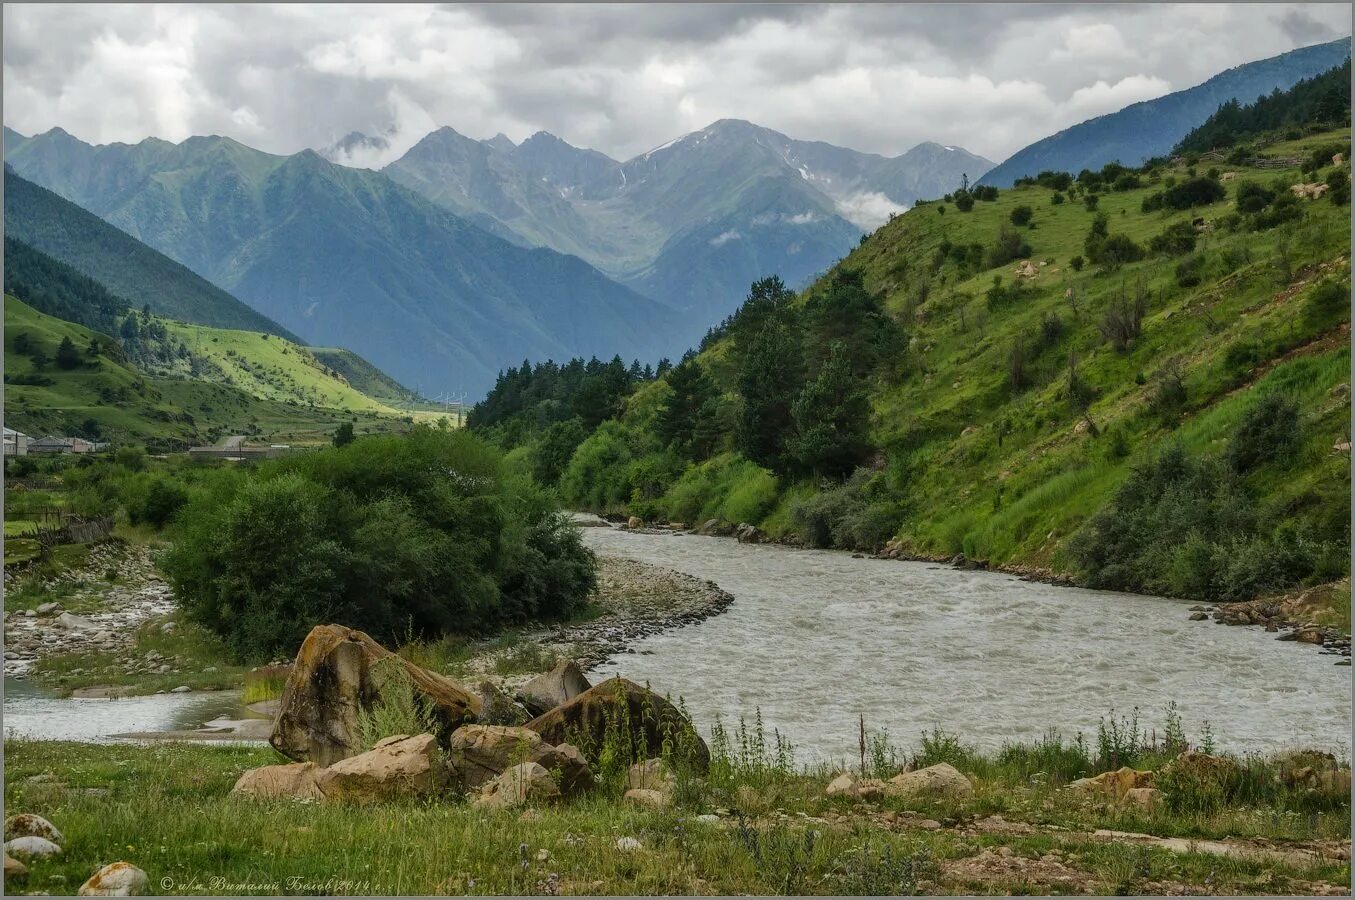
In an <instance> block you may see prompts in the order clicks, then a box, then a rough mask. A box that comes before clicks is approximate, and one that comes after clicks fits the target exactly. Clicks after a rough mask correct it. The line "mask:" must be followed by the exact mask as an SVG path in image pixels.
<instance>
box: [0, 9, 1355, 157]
mask: <svg viewBox="0 0 1355 900" xmlns="http://www.w3.org/2000/svg"><path fill="white" fill-rule="evenodd" d="M1350 27H1351V14H1350V7H1349V6H1341V5H1324V4H1194V5H1192V4H1179V5H1156V6H1141V5H1132V4H1131V5H1076V4H1070V5H1056V4H1029V5H1017V4H993V5H974V6H963V5H950V4H932V5H910V4H898V5H829V6H820V5H779V6H773V5H766V6H764V5H751V6H743V5H735V4H694V5H683V4H671V5H663V4H657V5H656V4H649V5H640V4H596V5H564V4H561V5H549V4H539V5H538V4H485V5H446V6H438V7H434V6H386V5H382V6H343V7H324V6H311V5H279V6H270V5H220V6H213V5H189V4H185V5H166V6H156V7H148V6H141V5H135V6H134V5H88V6H71V5H56V4H52V5H44V4H31V5H28V4H6V5H5V6H4V101H5V121H6V124H8V125H10V126H11V127H13V128H16V129H17V130H19V131H21V132H24V133H35V132H40V131H45V130H47V129H48V128H51V127H53V126H55V125H60V126H61V127H63V128H65V129H67V130H68V131H70V132H72V133H73V134H75V135H77V136H79V137H81V138H83V139H85V140H89V141H94V142H99V143H103V142H108V141H136V140H140V139H141V138H143V137H146V136H148V135H155V136H158V137H163V138H166V139H169V140H182V139H183V138H185V137H187V136H189V135H191V134H203V133H216V134H226V135H229V136H232V137H234V138H236V139H238V140H240V141H242V142H244V143H247V144H250V145H252V146H255V147H259V148H260V149H263V150H268V151H271V152H277V153H292V152H296V151H297V150H300V149H302V148H304V147H323V146H327V145H329V144H331V143H333V142H334V141H336V140H338V139H339V138H341V137H342V136H344V135H345V134H347V133H349V132H351V131H361V132H365V133H368V134H381V135H384V136H385V137H386V138H387V139H388V140H389V148H388V149H387V150H386V151H385V152H384V153H377V152H364V153H362V154H355V156H354V161H355V162H361V163H365V164H368V165H380V164H381V163H383V162H384V161H386V160H387V159H389V158H393V156H395V155H398V154H399V153H401V152H403V151H404V150H405V149H407V148H408V147H409V146H410V145H411V144H412V143H413V142H414V141H416V140H418V139H419V138H420V137H422V136H423V134H425V133H427V132H428V131H429V130H431V129H432V128H434V127H437V126H441V125H450V126H451V127H453V128H455V129H456V130H457V131H460V132H462V133H463V134H467V135H470V136H472V137H490V136H492V135H494V134H496V133H498V132H503V133H505V134H507V135H508V136H509V137H511V138H513V139H514V140H521V139H522V138H525V137H526V136H528V135H529V134H531V133H533V132H535V131H538V130H546V131H550V132H552V133H554V134H557V135H559V136H561V137H563V138H564V139H565V140H568V141H570V142H571V143H574V144H576V145H580V146H588V147H594V148H596V149H599V150H602V151H603V152H605V153H608V154H610V155H612V156H615V157H618V158H626V157H629V156H632V155H634V154H636V153H640V152H643V151H645V150H647V149H649V148H651V147H654V146H656V145H658V144H661V143H663V142H665V141H667V140H669V139H671V138H673V137H675V136H677V135H679V134H682V133H684V132H687V131H692V130H695V129H698V128H701V127H704V126H705V125H707V124H709V123H710V122H711V121H714V120H715V119H719V118H726V117H728V118H741V119H749V120H751V121H754V122H757V123H759V124H762V125H766V126H769V127H772V128H776V129H778V130H780V131H784V132H786V133H787V134H790V135H791V136H793V137H798V138H807V139H817V140H824V141H828V142H831V143H835V144H841V145H845V146H850V147H854V148H856V149H859V150H866V151H872V152H877V153H885V154H890V155H893V154H898V153H901V152H903V151H905V150H907V149H908V148H909V147H911V146H913V145H914V144H917V143H918V142H920V141H924V140H935V141H939V142H942V143H946V144H952V145H960V146H963V147H965V148H967V149H969V150H971V151H973V152H976V153H980V154H983V155H985V156H988V157H990V158H992V159H995V160H1000V159H1002V158H1004V157H1005V156H1007V155H1008V154H1010V153H1011V152H1013V151H1015V150H1017V149H1019V148H1020V147H1022V146H1024V145H1025V144H1027V143H1029V142H1030V141H1032V140H1035V139H1038V138H1040V137H1042V136H1044V135H1047V134H1050V133H1052V132H1054V131H1057V130H1059V129H1061V128H1065V127H1067V126H1069V125H1072V124H1074V123H1076V122H1078V121H1081V120H1083V119H1085V118H1088V117H1091V116H1095V115H1100V114H1102V113H1106V112H1111V111H1113V110H1115V109H1118V108H1120V107H1121V106H1124V105H1126V104H1128V103H1133V102H1136V101H1139V100H1144V99H1149V98H1151V97H1154V96H1159V95H1161V94H1164V93H1167V92H1170V91H1172V90H1179V89H1181V88H1185V87H1189V86H1190V85H1193V84H1197V83H1199V82H1201V81H1203V80H1205V79H1206V78H1208V77H1210V76H1211V75H1213V74H1215V73H1216V72H1218V71H1220V70H1222V69H1225V68H1228V67H1230V66H1234V65H1238V64H1239V63H1242V62H1246V61H1248V60H1252V59H1259V58H1262V57H1266V56H1271V55H1274V54H1276V53H1282V52H1284V51H1286V50H1290V49H1293V48H1294V47H1297V46H1301V45H1304V44H1308V43H1314V42H1317V41H1321V40H1327V39H1330V38H1332V37H1335V36H1338V35H1344V34H1349V33H1350Z"/></svg>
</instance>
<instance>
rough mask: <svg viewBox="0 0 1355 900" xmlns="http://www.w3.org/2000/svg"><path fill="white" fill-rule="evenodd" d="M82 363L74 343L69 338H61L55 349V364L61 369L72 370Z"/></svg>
mask: <svg viewBox="0 0 1355 900" xmlns="http://www.w3.org/2000/svg"><path fill="white" fill-rule="evenodd" d="M83 361H84V360H83V359H82V358H81V356H80V351H79V349H77V348H76V346H75V342H74V341H72V340H71V339H70V336H69V335H68V336H66V337H64V338H62V339H61V343H60V344H58V345H57V348H56V364H57V365H58V366H60V367H61V368H63V369H74V368H76V367H77V366H79V365H80V363H82V362H83Z"/></svg>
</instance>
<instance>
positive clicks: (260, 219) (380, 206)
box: [6, 129, 681, 393]
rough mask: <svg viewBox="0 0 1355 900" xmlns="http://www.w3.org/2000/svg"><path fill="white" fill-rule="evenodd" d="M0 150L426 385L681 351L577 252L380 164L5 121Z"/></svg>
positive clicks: (660, 312)
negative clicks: (449, 202)
mask: <svg viewBox="0 0 1355 900" xmlns="http://www.w3.org/2000/svg"><path fill="white" fill-rule="evenodd" d="M6 139H7V140H6V152H7V155H8V160H7V162H8V163H9V164H10V165H12V166H13V167H14V169H15V171H16V172H17V173H18V174H19V175H22V176H24V177H29V178H32V179H33V180H35V181H37V182H38V183H40V184H42V185H43V186H45V187H47V188H48V189H50V190H51V191H54V192H55V193H57V194H60V195H62V196H64V197H66V198H67V199H68V200H70V201H72V202H74V203H76V204H79V205H80V206H82V207H84V208H86V209H88V210H89V211H91V212H93V213H95V214H96V215H98V216H100V217H102V218H103V219H105V220H106V221H108V222H110V223H112V224H114V225H116V226H118V227H119V228H121V229H123V230H124V231H126V232H128V233H129V234H131V235H132V236H134V237H136V238H139V239H140V240H142V241H144V242H145V243H146V244H149V245H150V246H151V247H154V248H155V249H157V250H159V251H160V252H162V253H164V254H166V255H167V256H170V257H171V258H173V259H175V260H178V261H179V262H181V263H183V264H184V265H186V266H188V267H189V268H190V269H193V270H194V271H195V272H197V273H198V274H199V275H201V276H203V277H204V278H206V279H207V280H209V281H211V282H213V283H214V284H216V285H218V286H219V287H221V288H223V289H225V290H229V291H231V292H232V293H234V294H235V295H237V296H238V297H240V298H241V299H242V300H244V301H245V302H247V303H249V304H250V305H251V306H252V307H253V308H254V309H256V310H258V311H259V312H261V313H264V314H266V315H267V316H270V317H271V318H273V319H276V320H277V321H278V322H280V323H282V325H284V326H285V327H287V328H289V329H291V330H292V331H294V332H297V333H300V334H302V335H304V336H305V337H306V338H307V341H306V343H314V344H321V345H327V346H341V347H349V348H351V349H353V350H354V351H356V352H358V353H359V354H361V355H362V356H363V357H365V358H367V359H369V360H371V362H372V363H374V364H375V365H377V366H379V367H380V368H381V369H382V370H384V371H386V372H388V373H390V374H391V375H392V376H394V377H395V378H396V379H398V380H399V381H400V382H401V383H403V384H405V385H408V386H410V387H412V388H415V389H416V390H417V389H422V390H423V391H424V392H426V393H427V392H437V391H440V390H452V389H459V388H464V389H466V390H468V391H471V392H473V393H478V392H479V391H481V390H484V389H486V388H487V387H488V385H489V384H491V383H492V381H493V379H494V376H495V374H496V373H497V372H498V371H499V369H500V368H502V367H504V366H506V365H508V364H510V363H512V362H515V361H518V360H521V359H522V358H523V357H524V356H533V357H540V358H545V357H554V358H557V359H566V358H569V357H572V356H579V355H583V356H589V355H593V354H598V355H605V356H607V357H608V358H610V357H611V356H612V355H613V354H615V353H617V352H622V353H624V354H625V355H626V356H628V357H638V358H641V359H646V360H657V359H658V358H659V357H661V356H664V355H667V354H670V353H672V352H675V351H676V350H677V349H679V348H680V347H681V341H680V338H681V334H680V329H679V325H680V323H679V321H678V319H677V317H676V315H675V314H673V313H672V312H670V311H669V310H667V309H665V308H664V307H663V306H661V305H659V304H657V303H655V302H654V301H652V300H649V299H646V298H645V297H642V296H640V295H639V294H637V293H635V292H633V291H631V290H628V289H627V288H624V287H622V286H621V285H618V284H616V283H615V282H613V281H611V280H609V279H607V278H606V277H605V276H604V275H602V274H601V273H600V272H598V271H597V270H595V269H593V268H592V267H590V266H589V265H588V264H587V263H585V262H584V261H583V260H581V259H578V258H575V257H571V256H566V255H563V254H560V253H556V252H554V251H551V250H546V249H529V248H525V247H522V246H518V245H515V244H513V243H510V242H507V241H505V240H503V239H502V238H500V237H497V236H495V235H493V234H491V233H489V232H488V231H486V230H483V229H481V228H479V227H476V226H475V225H474V224H472V223H470V222H468V221H466V220H465V219H463V218H460V217H458V216H456V215H453V214H452V213H450V212H449V211H447V210H446V209H444V208H443V207H440V206H438V205H435V204H433V203H431V202H429V201H427V200H425V199H424V198H423V197H421V196H419V195H418V194H417V193H415V192H413V191H410V190H407V189H406V188H404V187H401V186H400V185H398V184H396V183H395V182H394V181H393V180H391V179H390V178H389V177H387V176H386V175H383V174H381V173H378V172H373V171H370V170H364V169H353V168H347V167H343V166H339V165H335V164H333V163H330V162H328V161H327V160H325V159H323V158H322V157H321V156H320V155H319V154H318V153H316V152H314V151H310V150H307V151H303V152H301V153H298V154H295V155H293V156H276V155H273V154H268V153H263V152H261V151H258V150H254V149H251V148H249V147H246V146H244V145H243V144H240V143H238V142H236V141H233V140H231V139H229V138H223V137H193V138H189V139H188V140H185V141H183V142H181V143H179V144H171V143H169V142H167V141H161V140H157V139H153V138H152V139H147V140H145V141H142V142H140V143H138V144H134V145H128V144H108V145H101V146H92V145H90V144H87V143H85V142H83V141H80V140H78V139H76V138H74V137H72V136H71V135H69V134H67V133H66V132H64V131H62V130H60V129H53V130H52V131H49V132H47V133H45V134H42V135H37V136H34V137H29V138H23V137H22V136H17V135H11V134H10V133H7V134H6Z"/></svg>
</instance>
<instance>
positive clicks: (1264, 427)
mask: <svg viewBox="0 0 1355 900" xmlns="http://www.w3.org/2000/svg"><path fill="white" fill-rule="evenodd" d="M1299 425H1300V422H1299V405H1298V404H1297V403H1296V402H1294V401H1293V400H1291V399H1289V398H1288V397H1286V396H1285V395H1283V394H1280V393H1271V394H1266V395H1265V396H1263V397H1262V398H1261V399H1260V400H1257V401H1256V403H1254V404H1252V406H1251V408H1250V409H1248V410H1247V412H1246V413H1245V414H1244V415H1243V417H1242V421H1241V422H1240V423H1239V424H1238V426H1237V431H1236V432H1235V433H1234V435H1233V439H1232V441H1231V442H1230V443H1229V444H1228V450H1227V453H1226V454H1225V457H1224V458H1225V459H1227V461H1228V464H1229V465H1230V466H1232V467H1233V470H1234V471H1235V472H1250V471H1251V470H1252V469H1255V468H1257V467H1258V466H1261V465H1264V464H1266V463H1270V462H1279V463H1285V462H1292V456H1293V453H1294V451H1295V450H1296V449H1297V448H1298V447H1299V445H1300V443H1301V442H1302V432H1301V429H1300V427H1299Z"/></svg>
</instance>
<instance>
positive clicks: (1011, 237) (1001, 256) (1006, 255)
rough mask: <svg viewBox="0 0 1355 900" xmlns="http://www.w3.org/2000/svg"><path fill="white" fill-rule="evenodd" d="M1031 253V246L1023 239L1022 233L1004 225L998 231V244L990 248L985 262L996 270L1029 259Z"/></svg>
mask: <svg viewBox="0 0 1355 900" xmlns="http://www.w3.org/2000/svg"><path fill="white" fill-rule="evenodd" d="M1031 253H1032V250H1031V247H1030V244H1028V243H1026V241H1025V240H1024V239H1022V237H1021V234H1020V232H1018V231H1016V230H1014V229H1011V228H1008V227H1006V226H1005V225H1004V226H1003V227H1002V228H1001V229H1000V230H999V231H998V234H997V242H996V243H995V244H994V245H993V246H991V247H989V248H988V254H987V258H986V260H985V262H986V263H987V265H988V268H990V269H995V268H997V267H998V266H1005V265H1006V264H1007V263H1009V262H1011V261H1012V260H1015V259H1027V258H1029V257H1030V254H1031Z"/></svg>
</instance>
